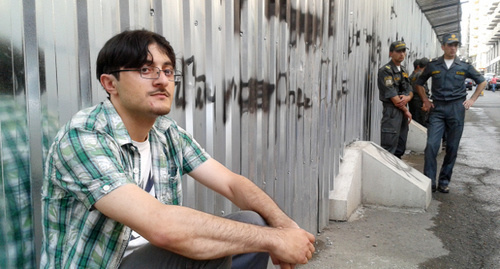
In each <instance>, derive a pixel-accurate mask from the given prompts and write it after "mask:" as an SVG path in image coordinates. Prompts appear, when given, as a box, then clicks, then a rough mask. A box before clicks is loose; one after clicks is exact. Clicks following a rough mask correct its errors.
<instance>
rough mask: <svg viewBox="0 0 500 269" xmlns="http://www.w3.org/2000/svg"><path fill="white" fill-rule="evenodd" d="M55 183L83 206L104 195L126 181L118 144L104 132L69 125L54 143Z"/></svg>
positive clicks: (129, 180)
mask: <svg viewBox="0 0 500 269" xmlns="http://www.w3.org/2000/svg"><path fill="white" fill-rule="evenodd" d="M55 154H56V155H57V159H58V161H57V162H56V169H57V170H58V172H56V175H57V176H56V179H55V184H57V185H59V186H60V187H61V188H62V189H64V190H65V191H67V192H68V193H70V194H71V195H72V196H74V197H75V198H76V199H78V200H79V201H80V202H82V203H83V204H84V205H85V207H87V209H91V208H92V206H93V205H94V204H95V202H97V201H98V200H99V199H100V198H102V197H103V196H104V195H106V194H108V193H109V192H111V191H112V190H114V189H116V188H118V187H119V186H122V185H124V184H127V183H133V180H132V177H131V176H129V175H127V174H126V172H125V169H124V167H123V165H122V161H121V157H120V147H119V146H118V145H117V144H116V142H115V141H114V140H112V139H110V137H108V136H107V135H106V134H102V133H96V132H90V131H86V130H79V129H71V130H69V131H68V132H67V133H66V134H65V135H64V136H63V137H62V138H61V140H60V141H59V144H58V146H57V147H56V153H55Z"/></svg>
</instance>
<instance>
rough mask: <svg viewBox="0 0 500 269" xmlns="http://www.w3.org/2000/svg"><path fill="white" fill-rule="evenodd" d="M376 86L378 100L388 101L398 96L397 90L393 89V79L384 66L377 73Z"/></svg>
mask: <svg viewBox="0 0 500 269" xmlns="http://www.w3.org/2000/svg"><path fill="white" fill-rule="evenodd" d="M377 84H378V90H379V93H380V96H379V97H380V100H382V101H383V100H384V99H385V100H388V99H390V98H392V97H394V96H397V95H398V90H397V89H396V88H395V87H394V77H393V75H392V73H391V72H388V71H386V67H385V66H384V67H382V68H381V69H379V71H378V80H377Z"/></svg>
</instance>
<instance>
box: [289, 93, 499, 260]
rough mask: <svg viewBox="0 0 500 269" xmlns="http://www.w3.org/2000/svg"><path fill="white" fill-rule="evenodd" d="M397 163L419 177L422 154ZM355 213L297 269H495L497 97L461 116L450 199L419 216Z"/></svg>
mask: <svg viewBox="0 0 500 269" xmlns="http://www.w3.org/2000/svg"><path fill="white" fill-rule="evenodd" d="M471 93H472V92H470V94H471ZM442 157H443V155H442V154H441V155H440V158H442ZM403 160H405V162H407V163H409V164H410V165H412V166H413V167H415V168H416V169H417V170H419V171H422V170H423V169H422V168H423V155H420V154H419V155H416V154H410V155H407V156H404V158H403ZM357 213H358V214H357V215H358V217H357V220H354V221H350V222H330V225H329V226H328V227H327V228H326V229H324V231H322V233H321V234H319V235H318V236H317V251H316V253H315V255H314V257H313V259H312V260H311V261H310V262H309V264H307V265H303V266H299V267H300V268H357V269H358V268H384V269H385V268H436V269H438V268H439V269H442V268H446V269H447V268H453V269H461V268H467V269H469V268H487V269H489V268H492V269H495V268H500V92H498V91H497V92H495V93H493V92H491V91H485V92H484V96H480V97H479V99H478V101H477V102H476V103H475V104H474V106H473V107H472V108H471V109H470V110H469V111H467V114H466V125H465V130H464V134H463V136H462V140H461V144H460V149H459V152H458V158H457V162H456V165H455V168H454V173H453V177H452V181H451V183H450V193H449V194H443V193H439V192H437V193H434V194H433V200H432V202H431V205H430V207H429V208H428V209H427V210H426V211H410V210H406V209H394V208H373V207H363V208H360V209H359V210H358V212H357Z"/></svg>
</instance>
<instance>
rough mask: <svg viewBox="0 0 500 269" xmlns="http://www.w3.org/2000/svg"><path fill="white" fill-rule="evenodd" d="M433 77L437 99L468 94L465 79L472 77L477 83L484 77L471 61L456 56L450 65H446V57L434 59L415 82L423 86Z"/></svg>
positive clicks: (434, 95)
mask: <svg viewBox="0 0 500 269" xmlns="http://www.w3.org/2000/svg"><path fill="white" fill-rule="evenodd" d="M429 77H432V90H431V91H432V99H433V100H435V101H453V100H458V99H461V98H464V97H466V96H467V90H466V88H465V83H464V82H465V79H466V78H471V79H473V80H474V81H475V82H476V83H477V84H479V83H481V82H483V81H484V77H483V76H482V75H481V74H480V73H479V72H478V71H477V70H476V69H475V68H474V67H473V66H472V65H471V64H469V63H467V62H465V61H462V60H460V59H459V58H457V57H455V60H454V61H453V63H452V64H451V66H450V69H448V68H447V67H446V63H445V62H444V57H443V56H441V57H439V58H436V59H432V60H431V61H430V62H429V63H428V64H427V66H426V67H425V70H424V72H423V73H422V75H420V77H419V78H418V80H417V81H416V83H415V84H417V85H420V86H423V85H424V84H425V82H426V81H427V80H428V79H429Z"/></svg>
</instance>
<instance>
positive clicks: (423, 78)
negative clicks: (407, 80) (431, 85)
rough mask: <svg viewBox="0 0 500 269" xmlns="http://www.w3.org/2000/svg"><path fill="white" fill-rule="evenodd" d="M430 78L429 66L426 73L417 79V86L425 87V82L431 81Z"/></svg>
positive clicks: (425, 70)
mask: <svg viewBox="0 0 500 269" xmlns="http://www.w3.org/2000/svg"><path fill="white" fill-rule="evenodd" d="M430 76H431V68H430V67H429V65H427V67H426V68H425V69H424V71H423V72H422V73H421V74H420V75H419V76H418V77H417V80H416V81H415V85H419V86H424V85H425V82H426V81H427V80H428V79H429V77H430Z"/></svg>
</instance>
